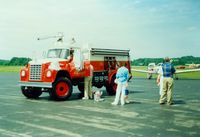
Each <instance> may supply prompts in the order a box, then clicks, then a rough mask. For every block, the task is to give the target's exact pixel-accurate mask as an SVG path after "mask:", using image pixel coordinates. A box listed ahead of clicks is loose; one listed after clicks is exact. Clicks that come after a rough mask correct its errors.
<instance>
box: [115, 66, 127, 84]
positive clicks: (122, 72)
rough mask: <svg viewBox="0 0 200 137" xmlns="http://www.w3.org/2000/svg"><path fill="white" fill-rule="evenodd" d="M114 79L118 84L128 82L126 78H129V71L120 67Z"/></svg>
mask: <svg viewBox="0 0 200 137" xmlns="http://www.w3.org/2000/svg"><path fill="white" fill-rule="evenodd" d="M116 78H117V80H118V82H120V83H125V82H127V81H128V78H129V71H128V69H127V68H126V67H124V66H123V67H120V68H119V69H118V70H117V74H116Z"/></svg>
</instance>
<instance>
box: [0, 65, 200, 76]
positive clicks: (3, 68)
mask: <svg viewBox="0 0 200 137" xmlns="http://www.w3.org/2000/svg"><path fill="white" fill-rule="evenodd" d="M21 68H23V66H0V73H3V72H19V71H20V69H21ZM132 68H134V69H142V70H147V67H145V66H132ZM132 74H133V77H137V78H146V77H147V74H146V73H140V72H133V71H132ZM156 76H157V75H153V78H156ZM177 76H178V78H184V79H200V72H190V73H183V74H178V75H177Z"/></svg>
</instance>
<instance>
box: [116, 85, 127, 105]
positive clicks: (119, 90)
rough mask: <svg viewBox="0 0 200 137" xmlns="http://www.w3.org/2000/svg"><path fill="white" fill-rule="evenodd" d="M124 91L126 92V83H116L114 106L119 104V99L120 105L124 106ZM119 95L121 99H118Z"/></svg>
mask: <svg viewBox="0 0 200 137" xmlns="http://www.w3.org/2000/svg"><path fill="white" fill-rule="evenodd" d="M125 90H126V83H120V82H118V84H117V91H116V95H115V100H114V104H118V103H119V99H120V103H121V105H124V104H125V101H124V96H125ZM120 95H121V98H120Z"/></svg>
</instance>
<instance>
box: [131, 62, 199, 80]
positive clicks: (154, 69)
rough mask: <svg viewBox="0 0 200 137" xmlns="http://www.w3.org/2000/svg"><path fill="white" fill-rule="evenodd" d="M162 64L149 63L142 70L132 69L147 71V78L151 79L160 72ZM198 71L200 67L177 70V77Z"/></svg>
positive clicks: (138, 70)
mask: <svg viewBox="0 0 200 137" xmlns="http://www.w3.org/2000/svg"><path fill="white" fill-rule="evenodd" d="M161 66H162V63H159V64H157V65H156V64H155V63H149V65H148V67H147V70H140V69H131V70H132V71H135V72H141V73H147V78H148V79H151V78H152V76H153V74H158V70H159V68H160V67H161ZM198 71H200V68H199V69H188V70H176V72H175V79H178V76H177V75H176V74H180V73H189V72H198Z"/></svg>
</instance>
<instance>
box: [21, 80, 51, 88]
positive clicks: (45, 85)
mask: <svg viewBox="0 0 200 137" xmlns="http://www.w3.org/2000/svg"><path fill="white" fill-rule="evenodd" d="M19 86H25V87H41V88H52V83H51V82H23V81H19Z"/></svg>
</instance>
